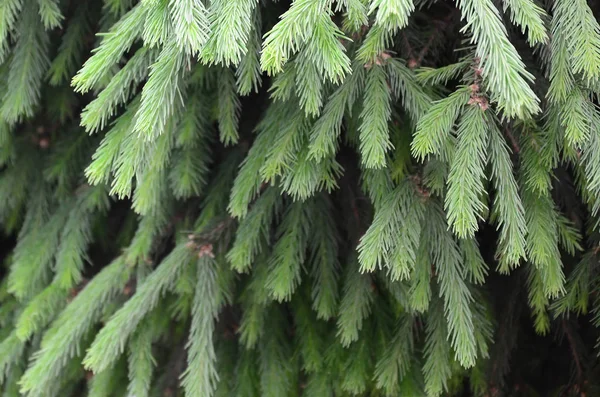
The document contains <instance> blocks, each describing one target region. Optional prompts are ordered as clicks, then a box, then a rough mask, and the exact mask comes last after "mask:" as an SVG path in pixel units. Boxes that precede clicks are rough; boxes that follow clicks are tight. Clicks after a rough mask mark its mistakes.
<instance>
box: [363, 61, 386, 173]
mask: <svg viewBox="0 0 600 397" xmlns="http://www.w3.org/2000/svg"><path fill="white" fill-rule="evenodd" d="M390 99H391V92H390V88H389V86H388V84H387V74H386V72H385V69H383V67H381V66H373V67H372V68H371V69H370V70H369V71H368V72H367V79H366V81H365V94H364V104H363V110H362V112H361V114H360V118H361V120H362V123H361V125H360V127H359V131H360V153H361V155H362V159H361V161H362V163H363V164H364V165H365V167H366V168H382V167H384V166H385V164H386V153H387V151H388V150H390V149H392V148H393V145H392V143H391V141H390V137H389V128H388V123H389V121H390V118H391V113H392V110H391V106H390Z"/></svg>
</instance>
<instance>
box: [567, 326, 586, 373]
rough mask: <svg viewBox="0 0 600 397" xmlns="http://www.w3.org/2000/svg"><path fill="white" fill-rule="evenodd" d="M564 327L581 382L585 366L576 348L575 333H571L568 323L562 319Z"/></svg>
mask: <svg viewBox="0 0 600 397" xmlns="http://www.w3.org/2000/svg"><path fill="white" fill-rule="evenodd" d="M562 327H563V330H564V332H565V335H566V336H567V340H568V341H569V347H570V348H571V354H572V355H573V360H574V361H575V367H576V368H577V380H578V383H581V380H582V379H583V368H582V367H581V361H580V360H579V355H578V354H577V350H576V349H575V339H574V338H573V334H572V333H571V329H570V328H569V325H568V324H567V322H566V320H565V319H563V320H562Z"/></svg>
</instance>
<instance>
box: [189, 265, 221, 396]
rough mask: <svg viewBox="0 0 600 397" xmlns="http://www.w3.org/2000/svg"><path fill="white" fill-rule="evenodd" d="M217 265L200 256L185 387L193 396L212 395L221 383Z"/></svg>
mask: <svg viewBox="0 0 600 397" xmlns="http://www.w3.org/2000/svg"><path fill="white" fill-rule="evenodd" d="M215 267H216V263H215V261H214V260H213V259H212V258H211V257H210V256H209V255H203V256H201V257H200V259H199V260H198V263H197V268H198V270H197V271H198V275H197V284H196V289H195V292H194V303H193V307H192V325H191V329H190V336H189V341H188V344H187V346H186V347H187V350H188V367H187V368H186V370H185V372H184V373H183V379H182V382H181V384H182V386H183V388H184V390H185V392H186V394H187V395H190V396H207V397H210V396H213V395H214V391H215V388H216V385H217V382H218V381H219V376H218V375H217V371H216V360H217V358H216V353H215V350H214V345H213V333H214V328H215V318H216V316H217V314H218V312H219V302H218V299H217V297H218V293H217V291H218V283H217V274H216V269H215Z"/></svg>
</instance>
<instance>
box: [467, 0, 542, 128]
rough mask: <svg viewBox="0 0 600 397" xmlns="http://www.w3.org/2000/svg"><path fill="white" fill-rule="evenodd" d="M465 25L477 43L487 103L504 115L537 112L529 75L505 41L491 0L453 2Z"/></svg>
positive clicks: (524, 114)
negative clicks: (488, 99) (464, 20)
mask: <svg viewBox="0 0 600 397" xmlns="http://www.w3.org/2000/svg"><path fill="white" fill-rule="evenodd" d="M457 4H458V6H459V8H460V10H461V12H462V13H463V17H464V18H465V19H466V20H467V26H466V27H465V30H466V29H467V28H468V29H469V30H470V31H471V32H472V34H473V36H472V39H471V42H473V43H477V48H476V51H475V53H476V54H477V57H478V59H479V62H480V63H479V68H481V70H482V72H481V73H482V76H483V81H484V83H485V85H486V87H487V88H488V89H489V90H490V92H491V97H490V99H491V102H496V103H498V109H499V110H500V111H501V112H503V113H504V114H505V115H506V116H507V117H509V118H512V117H518V118H522V119H526V118H527V117H528V116H530V115H534V114H537V113H538V112H539V111H540V108H539V99H538V98H537V96H536V95H535V93H534V92H533V90H532V89H531V87H530V86H529V84H528V81H533V75H531V73H529V72H528V71H527V70H526V69H525V64H524V63H523V61H522V60H521V57H520V56H519V53H518V52H517V50H516V49H515V47H514V46H513V45H512V44H511V42H510V41H509V40H508V37H507V32H506V27H505V26H504V25H503V24H502V21H501V19H500V13H499V11H498V9H497V8H496V7H495V6H494V4H493V2H492V1H491V0H460V1H458V2H457Z"/></svg>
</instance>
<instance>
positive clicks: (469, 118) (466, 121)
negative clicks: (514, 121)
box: [444, 105, 489, 238]
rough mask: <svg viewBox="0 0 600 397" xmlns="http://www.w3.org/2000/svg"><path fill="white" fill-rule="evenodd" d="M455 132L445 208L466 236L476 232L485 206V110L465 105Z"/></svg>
mask: <svg viewBox="0 0 600 397" xmlns="http://www.w3.org/2000/svg"><path fill="white" fill-rule="evenodd" d="M456 135H457V139H458V143H457V147H456V152H455V153H454V156H453V158H452V162H451V164H450V174H449V175H448V193H447V195H446V199H445V201H444V209H445V210H446V211H447V213H448V223H449V224H450V226H451V227H452V230H453V231H454V233H456V235H457V236H458V237H460V238H467V237H473V236H474V235H475V232H476V231H477V229H478V228H479V226H478V224H477V219H478V218H481V213H482V212H483V211H484V210H485V209H486V207H485V204H484V203H483V202H482V201H481V196H482V195H483V194H484V192H485V190H484V187H483V179H484V177H485V173H484V165H485V148H486V146H487V144H488V139H489V138H488V127H487V120H486V117H485V113H484V111H483V110H482V109H480V108H479V106H477V105H469V106H467V107H466V108H465V111H464V113H463V114H462V117H461V119H460V122H459V124H458V130H457V132H456Z"/></svg>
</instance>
